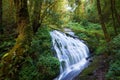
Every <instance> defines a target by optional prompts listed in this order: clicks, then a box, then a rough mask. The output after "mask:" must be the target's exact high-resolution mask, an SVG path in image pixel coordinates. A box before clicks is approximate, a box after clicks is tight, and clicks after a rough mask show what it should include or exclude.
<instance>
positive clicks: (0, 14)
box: [0, 0, 3, 34]
mask: <svg viewBox="0 0 120 80" xmlns="http://www.w3.org/2000/svg"><path fill="white" fill-rule="evenodd" d="M2 33H3V29H2V0H0V34H2Z"/></svg>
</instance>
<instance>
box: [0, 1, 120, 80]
mask: <svg viewBox="0 0 120 80" xmlns="http://www.w3.org/2000/svg"><path fill="white" fill-rule="evenodd" d="M119 4H120V0H0V80H17V79H18V80H53V79H54V78H55V77H57V76H58V74H59V66H60V63H59V61H58V59H57V58H56V57H55V52H54V50H52V49H51V48H52V44H51V37H50V34H49V32H50V31H52V30H60V31H63V29H64V28H70V29H71V30H73V31H74V32H75V34H76V35H77V36H78V37H79V38H80V39H82V40H84V41H85V43H86V44H87V45H88V47H89V49H90V52H91V54H93V62H92V63H91V65H90V66H89V67H88V68H87V69H86V70H85V71H83V73H81V75H82V76H79V77H78V78H77V79H78V80H79V79H82V80H88V79H91V80H101V79H102V80H120V57H119V56H120V50H119V49H120V42H119V41H120V5H119ZM63 32H64V31H63ZM101 73H103V74H102V75H101Z"/></svg>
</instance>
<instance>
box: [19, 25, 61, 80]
mask: <svg viewBox="0 0 120 80" xmlns="http://www.w3.org/2000/svg"><path fill="white" fill-rule="evenodd" d="M50 45H51V40H50V35H49V29H48V28H47V27H46V26H44V27H41V28H40V29H39V30H38V32H37V33H36V34H35V37H34V38H33V40H32V43H31V49H30V50H29V51H28V53H29V54H28V55H27V57H26V58H25V61H24V63H23V65H22V68H21V70H20V73H19V79H20V80H52V79H54V78H55V77H56V76H57V75H58V74H59V65H60V64H59V61H58V59H57V58H55V57H54V56H53V54H52V53H51V46H50Z"/></svg>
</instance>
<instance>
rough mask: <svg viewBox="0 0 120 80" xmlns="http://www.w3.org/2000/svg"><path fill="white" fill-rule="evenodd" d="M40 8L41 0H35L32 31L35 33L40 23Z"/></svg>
mask: <svg viewBox="0 0 120 80" xmlns="http://www.w3.org/2000/svg"><path fill="white" fill-rule="evenodd" d="M41 8H42V1H37V0H35V5H34V12H33V23H32V27H33V32H34V33H36V32H37V30H38V28H39V27H40V26H41V25H40V22H39V21H40V13H41Z"/></svg>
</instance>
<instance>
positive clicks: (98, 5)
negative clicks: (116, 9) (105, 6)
mask: <svg viewBox="0 0 120 80" xmlns="http://www.w3.org/2000/svg"><path fill="white" fill-rule="evenodd" d="M96 1H97V9H98V14H99V19H100V23H101V26H102V30H103V32H104V36H105V40H106V42H109V41H110V35H109V34H108V31H107V28H106V26H105V23H104V19H103V15H102V11H101V5H100V0H96Z"/></svg>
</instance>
